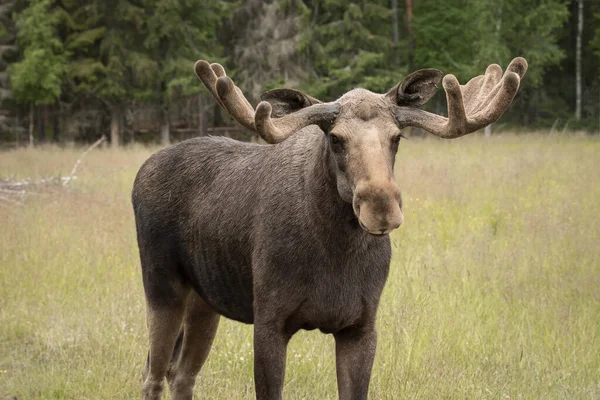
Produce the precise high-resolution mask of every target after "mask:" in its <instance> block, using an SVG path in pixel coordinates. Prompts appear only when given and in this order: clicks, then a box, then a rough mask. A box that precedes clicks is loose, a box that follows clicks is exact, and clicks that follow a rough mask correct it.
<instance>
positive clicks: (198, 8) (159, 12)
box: [137, 0, 232, 145]
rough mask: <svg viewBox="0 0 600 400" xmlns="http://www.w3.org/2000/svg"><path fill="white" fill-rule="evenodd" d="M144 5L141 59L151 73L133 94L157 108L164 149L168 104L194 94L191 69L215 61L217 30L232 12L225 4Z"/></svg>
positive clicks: (177, 1) (157, 0) (191, 0)
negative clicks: (159, 107) (145, 59)
mask: <svg viewBox="0 0 600 400" xmlns="http://www.w3.org/2000/svg"><path fill="white" fill-rule="evenodd" d="M144 4H145V7H146V10H147V11H149V14H150V16H149V17H148V18H147V20H146V24H145V31H146V39H145V40H144V56H145V57H147V63H148V69H149V70H150V71H153V73H152V79H151V81H146V82H145V85H144V86H143V87H142V88H138V92H137V93H138V96H139V97H140V98H143V99H144V100H147V101H151V102H154V103H156V104H159V105H160V106H161V110H162V118H161V120H162V122H161V143H162V144H163V145H166V144H168V143H169V141H170V121H169V107H170V104H171V101H172V99H173V98H179V97H186V96H190V95H193V94H195V93H197V92H198V90H199V86H198V82H197V79H196V78H195V76H194V73H193V65H194V63H195V61H196V60H198V59H200V58H204V59H207V60H211V61H212V60H214V61H218V60H219V56H220V53H221V46H220V44H219V42H218V41H217V40H216V31H217V27H218V26H219V25H220V24H221V21H222V20H223V18H225V17H226V16H228V15H230V13H231V11H232V9H231V6H230V4H229V3H228V2H225V1H211V2H206V1H204V0H185V1H182V0H146V1H145V3H144ZM139 89H141V90H139Z"/></svg>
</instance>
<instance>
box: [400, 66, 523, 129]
mask: <svg viewBox="0 0 600 400" xmlns="http://www.w3.org/2000/svg"><path fill="white" fill-rule="evenodd" d="M525 72H527V61H526V60H525V59H524V58H522V57H517V58H515V59H513V60H512V61H511V63H510V65H509V66H508V68H507V69H506V72H505V73H504V76H502V68H500V66H499V65H498V64H492V65H490V66H489V67H487V69H486V71H485V75H479V76H477V77H475V78H473V79H471V80H470V81H469V82H468V83H467V84H466V85H464V86H463V85H460V84H459V83H458V80H457V79H456V77H455V76H454V75H446V76H445V77H444V79H443V81H442V85H443V86H444V90H445V91H446V99H447V100H448V118H446V117H442V116H440V115H437V114H432V113H430V112H427V111H424V110H420V109H415V108H409V107H397V109H396V119H397V120H398V123H399V125H400V127H401V128H402V127H405V126H416V127H418V128H422V129H425V130H426V131H428V132H431V133H433V134H434V135H437V136H439V137H441V138H444V139H453V138H457V137H460V136H463V135H466V134H468V133H471V132H475V131H476V130H479V129H481V128H483V127H485V126H487V125H489V124H491V123H493V122H495V121H497V120H498V118H500V116H502V114H503V113H504V112H505V111H506V110H507V109H508V106H509V105H510V104H511V103H512V101H513V98H514V97H515V94H516V93H517V90H518V89H519V84H520V82H521V79H522V78H523V76H524V75H525Z"/></svg>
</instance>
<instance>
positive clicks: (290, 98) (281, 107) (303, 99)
mask: <svg viewBox="0 0 600 400" xmlns="http://www.w3.org/2000/svg"><path fill="white" fill-rule="evenodd" d="M260 99H261V100H263V101H268V102H269V103H270V104H271V107H272V108H273V110H272V111H271V116H272V117H274V118H280V117H283V116H284V115H287V114H291V113H293V112H295V111H298V110H300V109H302V108H305V107H309V106H312V105H313V104H320V103H322V101H320V100H318V99H315V98H314V97H311V96H309V95H307V94H306V93H302V92H300V91H299V90H294V89H273V90H269V91H267V92H264V93H263V94H262V95H261V96H260Z"/></svg>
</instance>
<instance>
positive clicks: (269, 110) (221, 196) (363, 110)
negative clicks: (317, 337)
mask: <svg viewBox="0 0 600 400" xmlns="http://www.w3.org/2000/svg"><path fill="white" fill-rule="evenodd" d="M526 70H527V62H526V61H525V59H523V58H520V57H518V58H515V59H514V60H513V61H512V62H511V63H510V65H509V66H508V68H507V70H506V72H505V73H504V74H503V73H502V69H501V68H500V66H498V65H496V64H494V65H490V66H489V67H488V68H487V70H486V72H485V74H484V75H480V76H477V77H475V78H473V79H471V80H470V81H469V82H468V83H467V84H466V85H464V86H462V85H460V84H459V83H458V81H457V79H456V77H454V76H453V75H446V76H445V77H444V78H443V82H442V83H443V87H444V89H445V92H446V97H447V102H448V117H443V116H439V115H435V114H432V113H429V112H427V111H424V110H421V109H419V108H417V107H420V106H422V105H424V104H425V103H426V102H427V101H428V100H429V99H430V98H431V97H432V96H433V95H434V94H435V92H436V84H437V83H439V81H440V80H441V78H442V72H441V71H439V70H435V69H424V70H419V71H416V72H414V73H412V74H409V75H408V76H406V77H405V78H404V79H403V80H402V81H401V82H400V83H399V84H398V85H396V86H395V87H393V88H392V89H391V90H390V91H389V92H387V93H386V94H376V93H373V92H370V91H368V90H364V89H354V90H351V91H350V92H348V93H346V94H345V95H343V96H342V97H341V98H339V99H338V100H336V101H333V102H329V103H323V102H321V101H319V100H317V99H315V98H313V97H311V96H309V95H306V94H304V93H302V92H300V91H296V90H292V89H275V90H271V91H268V92H266V93H264V94H263V95H262V97H261V99H262V100H263V101H261V102H260V103H259V104H258V106H257V107H256V109H254V108H253V107H252V106H251V105H250V103H249V102H248V101H247V100H246V98H245V97H244V95H243V94H242V92H241V90H240V89H239V88H238V87H237V86H235V84H234V83H233V82H232V80H231V79H230V78H229V77H227V76H226V74H225V71H224V69H223V67H222V66H221V65H219V64H209V63H208V62H206V61H198V62H197V63H196V64H195V72H196V74H197V76H198V77H199V78H200V80H201V81H202V82H203V83H204V85H206V87H207V88H208V90H209V91H210V92H211V93H212V95H213V96H214V97H215V99H216V100H217V101H218V102H219V104H220V105H221V106H223V107H224V108H225V109H226V110H227V111H228V112H229V113H230V114H231V115H232V116H233V118H234V119H235V120H237V121H238V122H239V123H240V124H241V125H243V126H244V127H246V128H248V129H250V130H252V131H254V132H256V133H258V134H259V135H260V136H261V137H262V138H263V139H264V140H265V141H266V142H267V143H268V144H266V145H260V144H251V143H242V142H238V141H235V140H231V139H229V138H223V137H201V138H194V139H190V140H186V141H183V142H181V143H179V144H176V145H174V146H171V147H169V148H166V149H164V150H161V151H159V152H157V153H156V154H154V155H153V156H151V157H150V158H149V159H148V160H147V161H146V162H145V163H144V165H143V166H142V167H141V168H140V170H139V172H138V174H137V177H136V179H135V184H134V188H133V194H132V201H133V208H134V212H135V221H136V228H137V239H138V245H139V251H140V258H141V265H142V276H143V283H144V291H145V296H146V305H147V324H148V331H149V342H150V349H149V352H148V357H147V361H146V365H145V368H144V371H143V387H142V397H143V399H145V400H150V399H159V398H160V397H161V394H162V391H163V381H164V378H165V377H166V378H167V381H168V384H169V389H170V391H171V396H172V398H173V399H176V400H181V399H191V398H192V393H193V389H194V384H195V380H196V376H197V374H198V372H199V371H200V369H201V368H202V365H203V364H204V362H205V360H206V358H207V356H208V353H209V351H210V348H211V344H212V341H213V338H214V337H215V334H216V331H217V326H218V323H219V318H220V316H221V315H222V316H225V317H227V318H230V319H233V320H236V321H240V322H243V323H247V324H254V378H255V382H254V383H255V389H256V398H257V399H259V400H266V399H269V400H274V399H281V397H282V385H283V382H284V373H285V363H286V347H287V344H288V341H289V340H290V338H291V337H292V335H294V333H295V332H297V331H298V330H300V329H307V330H310V329H319V330H320V331H322V332H323V333H328V334H329V333H330V334H333V336H334V338H335V346H336V371H337V383H338V394H339V398H340V399H343V400H349V399H366V398H367V393H368V388H369V381H370V376H371V369H372V365H373V359H374V357H375V348H376V342H377V334H376V327H375V314H376V312H377V307H378V303H379V298H380V296H381V292H382V289H383V287H384V284H385V282H386V279H387V276H388V271H389V264H390V256H391V249H390V238H389V235H388V234H389V233H390V232H391V231H393V230H394V229H396V228H398V227H399V226H400V224H402V221H403V214H402V199H401V196H400V190H399V188H398V185H397V183H396V181H395V179H394V175H393V170H394V161H395V157H396V151H397V149H398V144H399V142H400V139H401V138H402V135H401V129H402V128H404V127H406V126H415V127H419V128H422V129H424V130H426V131H428V132H430V133H433V134H434V135H437V136H439V137H442V138H457V137H459V136H463V135H466V134H468V133H471V132H474V131H476V130H478V129H480V128H483V127H485V126H486V125H488V124H491V123H492V122H494V121H496V120H497V119H498V118H500V116H501V115H502V114H503V113H504V111H505V110H506V109H507V108H508V107H509V105H510V104H511V102H512V100H513V98H514V96H515V94H516V92H517V90H518V88H519V84H520V80H521V78H523V76H524V75H525V72H526Z"/></svg>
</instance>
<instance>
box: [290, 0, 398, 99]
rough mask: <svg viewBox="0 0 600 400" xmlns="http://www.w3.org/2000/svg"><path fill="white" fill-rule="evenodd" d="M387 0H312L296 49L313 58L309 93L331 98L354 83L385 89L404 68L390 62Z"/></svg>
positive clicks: (389, 11)
mask: <svg viewBox="0 0 600 400" xmlns="http://www.w3.org/2000/svg"><path fill="white" fill-rule="evenodd" d="M388 3H389V2H388V1H385V0H379V1H367V0H360V1H346V0H316V1H314V2H312V9H311V14H310V15H309V16H308V17H307V18H306V19H307V21H308V23H307V26H306V27H305V37H304V39H303V41H302V43H301V44H300V50H301V51H304V52H306V53H307V54H308V55H309V57H310V58H311V60H312V64H313V68H314V74H315V77H314V78H313V79H312V80H311V81H310V83H309V85H308V87H309V90H310V91H311V93H313V94H314V95H316V96H317V97H319V96H321V97H323V98H325V99H335V98H337V97H339V96H341V95H342V94H343V93H345V92H346V91H348V90H349V89H351V88H353V87H357V86H360V87H363V88H365V89H369V90H372V91H375V92H383V93H385V92H386V91H387V90H389V89H390V88H391V87H392V86H393V85H394V84H396V83H397V82H398V81H399V79H400V78H401V77H402V75H403V73H405V72H406V70H403V69H402V68H399V67H398V66H397V65H395V63H394V62H393V58H394V54H395V52H396V51H398V48H397V46H395V44H394V43H393V41H392V37H391V30H392V26H391V10H390V9H389V7H388V5H389V4H388Z"/></svg>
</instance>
